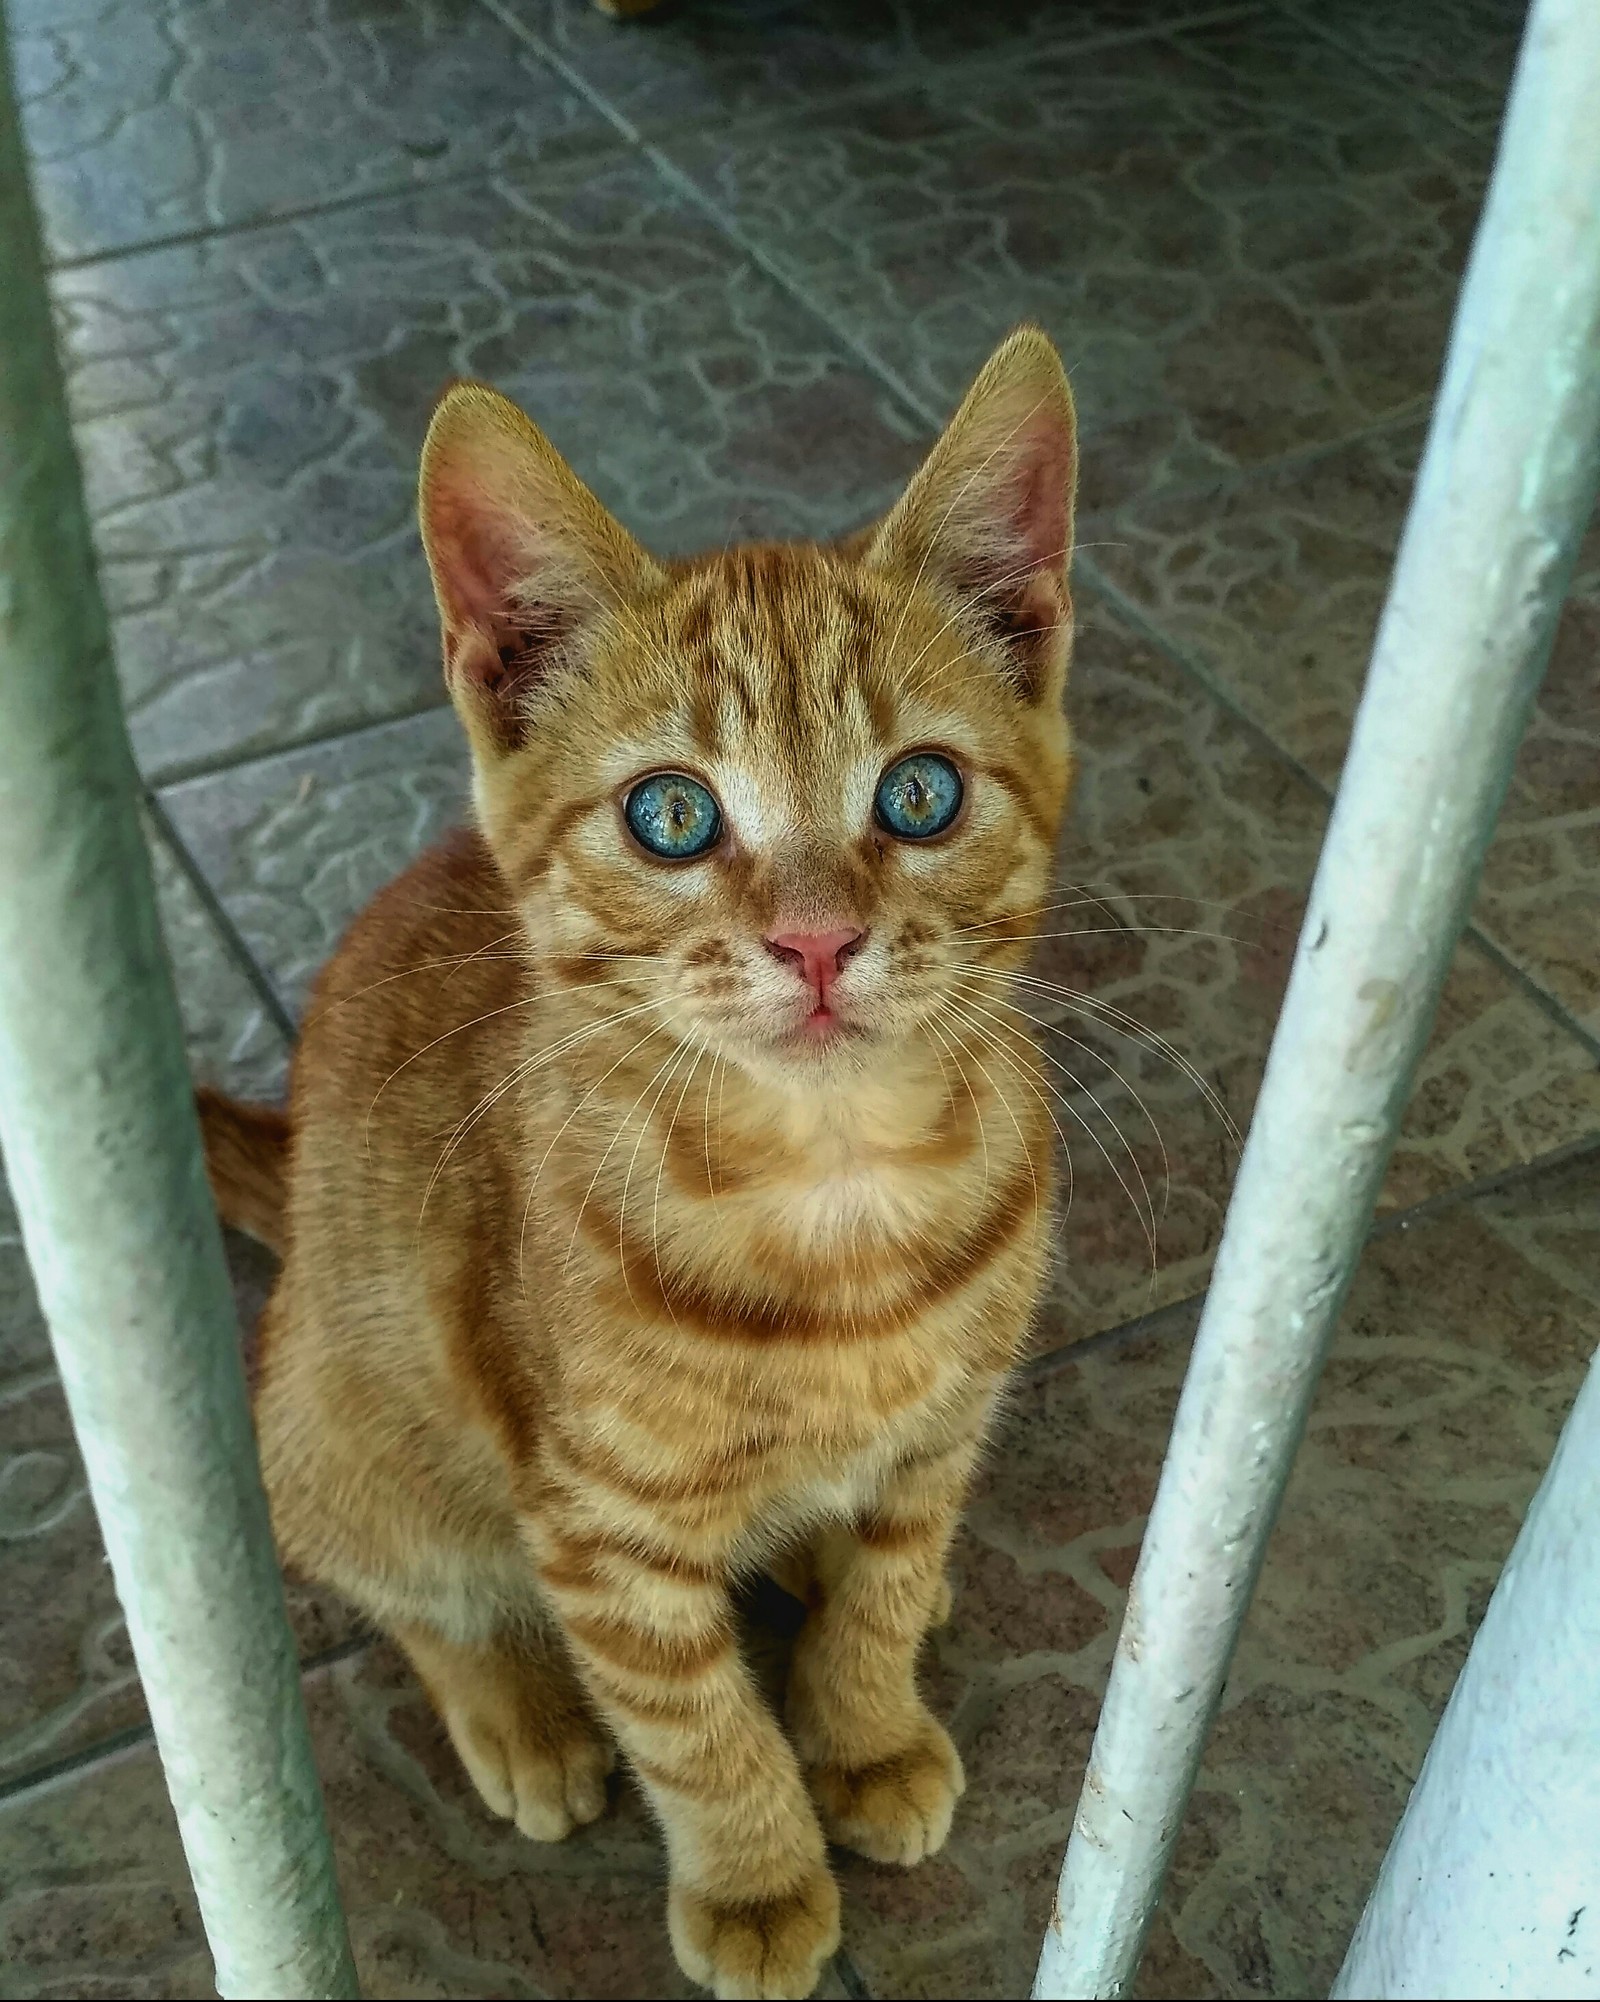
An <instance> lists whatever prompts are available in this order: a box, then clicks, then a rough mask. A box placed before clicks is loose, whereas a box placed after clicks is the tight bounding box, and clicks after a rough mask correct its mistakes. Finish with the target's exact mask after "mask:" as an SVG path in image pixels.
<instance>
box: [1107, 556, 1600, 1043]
mask: <svg viewBox="0 0 1600 2002" xmlns="http://www.w3.org/2000/svg"><path fill="white" fill-rule="evenodd" d="M1074 569H1075V574H1076V575H1077V576H1081V577H1082V580H1083V582H1084V583H1085V584H1086V585H1087V586H1088V588H1089V590H1090V591H1091V592H1092V593H1093V594H1094V596H1096V597H1097V598H1099V600H1100V601H1101V603H1102V604H1103V605H1104V606H1105V607H1106V608H1107V610H1108V611H1110V612H1111V614H1112V615H1113V617H1115V618H1116V619H1118V620H1119V621H1120V622H1121V623H1122V624H1123V625H1125V626H1127V627H1128V628H1129V629H1130V630H1132V631H1133V632H1136V633H1138V634H1140V635H1141V636H1142V637H1143V638H1144V639H1146V640H1148V641H1149V642H1150V644H1151V645H1152V646H1155V647H1158V648H1159V649H1160V650H1161V652H1162V653H1164V654H1165V655H1166V656H1167V658H1168V659H1169V660H1171V661H1172V663H1173V664H1174V666H1176V667H1177V668H1179V669H1180V670H1181V671H1182V672H1183V673H1185V674H1187V675H1189V676H1190V677H1191V678H1192V679H1193V680H1194V681H1196V682H1197V683H1198V684H1199V685H1200V687H1201V688H1202V689H1204V691H1205V692H1206V694H1208V695H1209V696H1210V697H1211V699H1212V700H1213V701H1214V702H1215V703H1216V704H1217V706H1218V707H1219V708H1220V709H1222V710H1224V711H1225V712H1226V714H1228V715H1229V716H1231V717H1232V718H1233V720H1234V721H1235V722H1236V723H1238V724H1239V725H1240V726H1241V727H1242V728H1243V729H1245V730H1246V731H1247V732H1248V733H1249V734H1250V736H1251V738H1252V739H1253V740H1254V742H1255V743H1256V744H1257V746H1258V747H1259V748H1260V749H1261V750H1263V751H1265V752H1266V753H1267V754H1268V755H1269V756H1271V757H1272V758H1273V759H1274V760H1275V761H1276V762H1277V763H1278V764H1280V765H1283V766H1285V767H1286V768H1287V769H1288V770H1289V771H1291V772H1293V773H1294V774H1295V776H1296V777H1297V778H1299V779H1300V780H1302V781H1303V782H1304V783H1305V784H1306V785H1308V786H1310V787H1311V789H1312V790H1313V792H1315V793H1316V795H1317V797H1318V798H1319V799H1321V800H1322V801H1323V803H1324V804H1325V805H1327V806H1329V807H1331V806H1332V805H1333V802H1334V799H1335V796H1336V793H1337V787H1336V786H1329V785H1328V784H1326V783H1325V782H1324V781H1323V780H1322V779H1320V778H1318V777H1317V775H1316V773H1315V772H1313V771H1312V770H1311V768H1310V766H1309V765H1307V764H1305V763H1303V762H1302V760H1301V759H1299V758H1298V757H1296V756H1295V754H1294V752H1293V751H1291V750H1290V749H1289V748H1288V746H1287V745H1284V744H1280V743H1279V742H1278V740H1277V738H1276V737H1275V736H1274V735H1273V734H1272V732H1271V731H1270V730H1269V729H1268V728H1267V726H1266V725H1265V724H1264V723H1263V722H1262V721H1261V720H1260V718H1259V717H1257V716H1256V715H1254V714H1253V713H1252V712H1251V710H1249V709H1248V708H1247V707H1246V706H1245V705H1244V704H1243V703H1242V702H1241V701H1240V700H1239V698H1238V697H1237V696H1236V695H1235V694H1234V693H1233V691H1232V690H1231V689H1230V688H1229V687H1228V686H1227V685H1226V684H1225V683H1224V682H1223V681H1221V680H1220V679H1219V678H1218V676H1217V675H1216V673H1215V672H1214V670H1213V669H1212V667H1211V665H1210V663H1209V662H1208V661H1206V660H1205V659H1204V657H1203V656H1202V655H1199V654H1197V653H1196V652H1195V651H1194V650H1193V649H1192V648H1191V647H1188V646H1186V645H1184V643H1183V642H1182V641H1181V640H1178V639H1175V638H1174V637H1173V636H1172V635H1171V634H1169V633H1168V632H1167V631H1166V629H1165V628H1164V627H1163V626H1161V625H1160V624H1159V622H1158V621H1157V620H1156V619H1154V618H1153V617H1152V616H1151V615H1150V613H1149V612H1148V611H1146V610H1145V608H1144V607H1143V606H1142V605H1141V604H1140V603H1139V602H1138V600H1137V599H1135V598H1130V597H1129V596H1128V594H1127V593H1126V592H1125V591H1123V590H1122V588H1121V586H1120V585H1117V584H1113V583H1112V582H1111V580H1110V578H1109V577H1107V576H1106V574H1105V572H1104V571H1103V570H1101V568H1100V566H1099V565H1098V564H1097V563H1095V561H1094V560H1093V558H1092V557H1085V558H1083V559H1082V560H1081V561H1080V562H1079V563H1077V564H1076V565H1075V566H1074ZM1461 937H1462V940H1463V941H1464V942H1465V943H1466V944H1468V945H1470V946H1472V947H1473V949H1474V950H1475V951H1477V952H1479V953H1481V954H1482V955H1483V956H1484V957H1485V958H1486V959H1488V960H1489V961H1490V962H1491V964H1493V965H1494V966H1495V967H1496V968H1497V969H1498V970H1499V971H1500V972H1501V973H1503V974H1504V975H1505V976H1506V978H1507V979H1509V980H1510V981H1511V982H1512V984H1513V985H1514V986H1515V987H1517V988H1518V989H1520V990H1521V992H1522V993H1523V994H1524V996H1525V997H1526V999H1527V1000H1528V1001H1530V1002H1531V1003H1532V1004H1534V1005H1535V1006H1536V1007H1538V1008H1539V1010H1540V1011H1541V1013H1543V1014H1544V1015H1546V1016H1547V1017H1548V1018H1549V1020H1550V1021H1551V1023H1552V1024H1553V1025H1554V1026H1555V1027H1556V1028H1558V1029H1560V1030H1562V1031H1563V1033H1564V1034H1566V1035H1568V1036H1570V1037H1571V1038H1572V1040H1573V1041H1574V1042H1576V1043H1577V1044H1578V1045H1579V1046H1580V1047H1581V1048H1582V1049H1583V1050H1584V1051H1585V1052H1586V1053H1587V1054H1588V1055H1589V1056H1590V1057H1592V1058H1594V1059H1595V1061H1596V1062H1600V1037H1597V1036H1596V1035H1595V1034H1594V1032H1593V1031H1592V1030H1590V1029H1588V1028H1587V1027H1585V1025H1584V1024H1583V1023H1582V1022H1580V1021H1579V1020H1578V1019H1577V1017H1576V1016H1574V1015H1572V1014H1571V1013H1569V1012H1568V1010H1567V1009H1566V1008H1565V1007H1564V1006H1563V1005H1562V1003H1561V1002H1560V1001H1559V1000H1558V999H1557V998H1556V996H1555V995H1553V994H1551V993H1550V992H1549V991H1548V990H1547V989H1546V988H1545V987H1543V986H1542V985H1541V984H1540V982H1539V981H1537V980H1536V979H1535V978H1534V977H1533V975H1532V974H1531V973H1529V972H1528V971H1527V969H1526V968H1525V967H1524V966H1522V965H1521V964H1520V963H1519V962H1518V961H1517V960H1516V959H1515V958H1514V957H1513V956H1512V955H1511V954H1510V953H1508V952H1507V951H1506V949H1505V948H1504V947H1503V946H1502V945H1500V944H1498V943H1497V941H1496V940H1495V939H1494V938H1493V937H1492V936H1490V935H1489V934H1488V933H1486V932H1485V931H1483V930H1482V928H1481V927H1480V926H1479V925H1478V923H1477V922H1476V921H1475V920H1469V921H1468V922H1467V923H1466V924H1465V925H1464V926H1463V927H1462V931H1461Z"/></svg>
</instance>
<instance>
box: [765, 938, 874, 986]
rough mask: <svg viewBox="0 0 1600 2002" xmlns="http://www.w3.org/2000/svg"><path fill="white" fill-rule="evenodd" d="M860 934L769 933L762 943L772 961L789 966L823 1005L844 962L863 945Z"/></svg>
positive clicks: (842, 969) (863, 939)
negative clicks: (783, 962)
mask: <svg viewBox="0 0 1600 2002" xmlns="http://www.w3.org/2000/svg"><path fill="white" fill-rule="evenodd" d="M866 940H867V935H866V933H865V932H864V931H855V930H853V929H851V930H841V931H780V932H769V933H768V935H767V937H766V939H765V941H764V943H765V945H766V948H767V950H768V952H770V953H771V954H772V956H773V958H774V959H781V960H783V961H785V962H786V964H788V965H790V966H792V967H793V968H794V970H795V972H796V973H798V974H799V976H800V978H801V979H802V980H803V981H804V982H805V983H806V985H807V986H808V987H814V988H815V989H816V990H817V999H818V1000H819V1001H824V1002H825V1001H826V1000H827V998H828V989H829V988H830V987H831V986H832V985H833V983H834V982H835V981H836V980H837V979H838V978H839V975H840V974H841V973H843V971H844V969H845V962H846V961H847V960H848V959H849V958H850V957H851V955H852V954H854V953H857V952H859V951H860V950H861V948H862V946H863V945H865V944H866Z"/></svg>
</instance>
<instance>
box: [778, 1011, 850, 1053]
mask: <svg viewBox="0 0 1600 2002" xmlns="http://www.w3.org/2000/svg"><path fill="white" fill-rule="evenodd" d="M866 1033H867V1031H866V1029H865V1028H864V1027H863V1026H862V1024H861V1023H859V1022H855V1021H852V1020H851V1019H850V1018H849V1016H847V1015H841V1014H840V1013H839V1011H838V1009H837V1008H832V1007H830V1006H829V1005H828V1003H827V1002H826V1001H819V1002H818V1003H817V1005H816V1006H815V1007H814V1008H812V1010H811V1011H810V1013H809V1014H807V1015H805V1016H804V1017H802V1019H801V1020H800V1022H799V1023H798V1024H797V1026H796V1027H794V1028H792V1029H790V1030H789V1031H788V1032H787V1033H786V1034H785V1035H783V1036H782V1037H780V1039H779V1040H780V1041H781V1042H782V1043H783V1045H784V1046H785V1047H786V1048H788V1049H803V1050H826V1049H833V1048H835V1047H836V1046H837V1045H838V1044H840V1043H844V1042H849V1041H852V1040H853V1039H855V1038H857V1037H860V1036H864V1035H866Z"/></svg>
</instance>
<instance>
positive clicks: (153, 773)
mask: <svg viewBox="0 0 1600 2002" xmlns="http://www.w3.org/2000/svg"><path fill="white" fill-rule="evenodd" d="M419 560H420V559H419ZM449 707H450V697H449V695H448V694H446V693H445V691H444V689H443V686H442V685H441V687H440V689H439V691H438V693H437V694H435V695H432V696H430V697H429V699H428V700H427V701H426V702H417V703H414V704H412V705H411V706H410V707H409V708H405V709H396V710H394V711H393V712H392V713H391V714H390V715H387V716H359V717H355V718H353V719H352V720H351V721H349V722H346V723H337V724H334V725H332V726H331V727H330V728H328V729H326V730H309V731H307V732H306V734H305V735H304V736H303V737H286V738H285V739H284V740H283V742H282V743H279V744H264V745H263V744H251V745H245V746H243V747H241V748H239V749H236V750H232V751H223V752H220V753H219V754H218V755H217V756H216V757H214V758H213V757H200V758H194V759H191V760H190V761H189V762H188V763H187V764H175V765H168V766H160V765H157V766H154V767H152V768H151V769H150V770H149V771H147V772H146V773H144V775H143V776H144V782H145V784H146V785H147V786H148V787H150V789H151V790H152V791H154V792H158V793H167V792H176V791H177V790H178V789H179V788H180V787H182V786H189V785H196V784H198V783H200V782H201V781H203V780H205V779H214V778H221V777H224V776H225V775H226V774H227V773H229V772H240V771H250V770H253V769H254V768H255V767H256V766H257V765H269V764H271V763H272V762H273V761H274V760H275V759H278V758H291V757H296V756H298V755H300V754H301V753H302V752H305V751H320V750H323V749H325V748H326V747H327V746H328V745H330V744H340V743H343V742H344V740H345V739H346V738H347V737H365V736H370V735H371V734H372V733H373V732H374V731H376V730H388V729H391V728H394V727H396V726H398V725H399V724H402V723H415V722H417V721H418V720H419V719H420V718H421V717H424V716H433V715H436V714H437V713H438V712H439V711H440V710H442V709H448V708H449ZM464 741H465V740H464V739H463V742H464Z"/></svg>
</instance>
